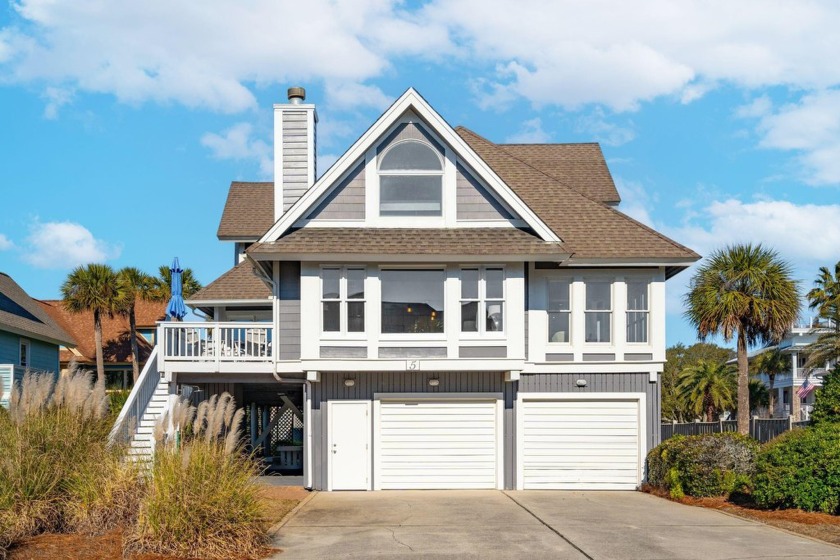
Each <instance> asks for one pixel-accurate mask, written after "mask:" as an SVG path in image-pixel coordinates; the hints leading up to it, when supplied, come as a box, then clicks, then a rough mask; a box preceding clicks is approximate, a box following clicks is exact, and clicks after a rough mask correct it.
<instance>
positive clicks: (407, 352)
mask: <svg viewBox="0 0 840 560" xmlns="http://www.w3.org/2000/svg"><path fill="white" fill-rule="evenodd" d="M379 357H380V358H445V357H446V347H445V346H424V347H414V346H392V347H388V346H385V347H381V348H379Z"/></svg>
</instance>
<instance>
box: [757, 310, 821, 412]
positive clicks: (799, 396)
mask: <svg viewBox="0 0 840 560" xmlns="http://www.w3.org/2000/svg"><path fill="white" fill-rule="evenodd" d="M821 321H823V320H822V319H810V320H809V321H807V322H803V323H798V324H795V325H793V326H792V327H791V328H790V330H789V331H788V332H786V333H785V336H784V337H783V338H782V340H781V342H779V344H778V345H777V346H768V347H766V348H762V349H760V350H758V351H756V352H753V353H752V354H750V359H752V358H753V357H755V356H757V355H758V354H761V353H763V352H767V351H768V350H773V349H775V348H777V347H778V348H780V349H781V351H782V353H783V354H785V355H787V356H790V369H788V371H786V372H785V373H782V374H777V375H776V378H775V379H774V380H773V390H774V391H776V410H775V412H774V416H776V417H780V418H786V417H788V416H793V417H794V419H796V420H797V421H798V420H808V419H810V416H811V411H812V410H813V408H814V399H815V397H816V393H817V391H819V390H820V388H821V387H822V383H823V376H824V375H825V374H826V373H827V372H828V371H829V369H830V368H831V367H832V365H833V364H824V366H823V367H815V368H806V367H805V363H806V361H807V359H808V354H807V353H808V346H809V345H810V344H812V343H814V342H816V340H817V338H818V337H819V335H820V334H821V333H823V332H825V330H826V329H827V328H829V327H831V325H830V324H828V323H825V322H821ZM759 379H760V380H761V382H762V383H764V384H765V385H767V386H768V387H769V380H768V378H767V376H766V375H764V374H761V375H759ZM803 385H805V387H804V389H803V388H802V387H803ZM803 395H804V396H803Z"/></svg>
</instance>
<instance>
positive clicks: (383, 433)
mask: <svg viewBox="0 0 840 560" xmlns="http://www.w3.org/2000/svg"><path fill="white" fill-rule="evenodd" d="M499 403H500V401H496V400H484V401H473V400H463V399H462V400H456V399H446V400H430V399H413V400H411V399H407V400H382V401H381V402H380V404H379V411H378V414H379V418H378V420H379V430H378V432H379V435H378V440H377V445H378V449H377V456H378V469H377V472H376V480H377V483H376V487H377V488H381V489H383V490H387V489H391V490H397V489H447V488H498V487H500V485H499V483H500V482H501V481H500V478H501V476H502V475H501V473H500V471H501V469H500V455H501V453H502V451H501V440H500V436H501V431H502V430H501V426H500V425H499V424H500V416H501V414H500V404H499Z"/></svg>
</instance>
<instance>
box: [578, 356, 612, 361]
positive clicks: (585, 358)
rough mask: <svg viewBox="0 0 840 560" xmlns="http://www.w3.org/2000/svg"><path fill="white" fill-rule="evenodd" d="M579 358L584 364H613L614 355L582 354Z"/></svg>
mask: <svg viewBox="0 0 840 560" xmlns="http://www.w3.org/2000/svg"><path fill="white" fill-rule="evenodd" d="M581 358H582V359H583V361H584V362H614V361H615V354H584V355H583V356H581Z"/></svg>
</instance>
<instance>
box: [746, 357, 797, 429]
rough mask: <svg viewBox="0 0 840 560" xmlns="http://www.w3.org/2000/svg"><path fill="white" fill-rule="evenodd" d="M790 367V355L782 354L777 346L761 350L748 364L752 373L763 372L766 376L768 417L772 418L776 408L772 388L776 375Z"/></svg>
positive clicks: (774, 393) (758, 373)
mask: <svg viewBox="0 0 840 560" xmlns="http://www.w3.org/2000/svg"><path fill="white" fill-rule="evenodd" d="M790 367H791V357H790V356H787V355H785V354H782V352H781V350H779V349H778V348H773V349H772V350H768V351H766V352H762V353H761V354H759V355H758V356H756V357H755V358H754V359H753V361H752V363H751V364H750V369H751V370H752V373H753V374H754V375H761V374H762V373H763V374H765V375H766V376H767V386H768V389H767V392H768V395H767V398H768V406H767V407H768V408H769V409H770V418H773V415H774V413H775V409H776V392H775V391H774V390H773V386H774V385H775V383H776V376H777V375H779V374H782V373H785V372H786V371H787V370H788V369H789V368H790Z"/></svg>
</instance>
